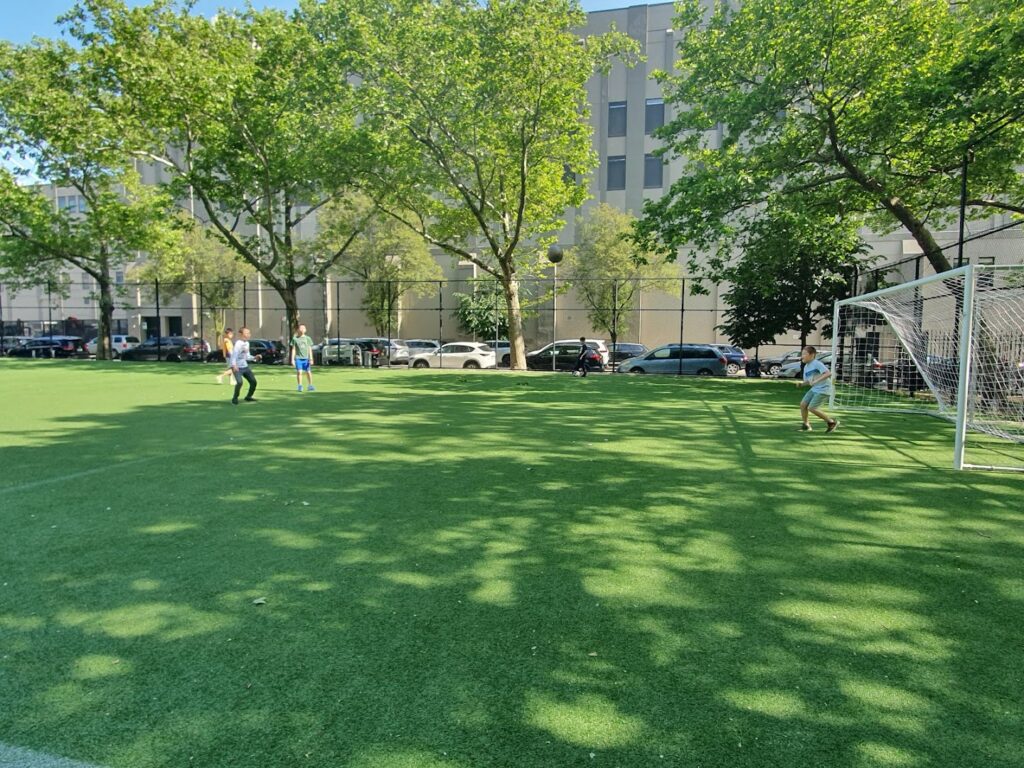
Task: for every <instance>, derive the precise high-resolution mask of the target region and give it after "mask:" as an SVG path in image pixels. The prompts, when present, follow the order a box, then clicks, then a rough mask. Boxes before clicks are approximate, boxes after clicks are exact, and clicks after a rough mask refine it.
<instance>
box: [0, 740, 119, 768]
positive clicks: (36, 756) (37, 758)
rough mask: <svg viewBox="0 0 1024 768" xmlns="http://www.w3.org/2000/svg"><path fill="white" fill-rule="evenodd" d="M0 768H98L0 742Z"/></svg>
mask: <svg viewBox="0 0 1024 768" xmlns="http://www.w3.org/2000/svg"><path fill="white" fill-rule="evenodd" d="M0 768H100V766H97V765H92V764H90V763H80V762H78V761H77V760H68V759H67V758H66V757H57V756H56V755H47V754H46V753H44V752H33V751H32V750H31V749H22V748H21V747H12V746H11V745H9V744H4V743H3V742H0Z"/></svg>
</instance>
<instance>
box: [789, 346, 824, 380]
mask: <svg viewBox="0 0 1024 768" xmlns="http://www.w3.org/2000/svg"><path fill="white" fill-rule="evenodd" d="M815 359H816V360H818V362H820V363H821V364H822V365H826V366H827V365H831V364H832V353H831V352H822V353H821V354H820V355H818V356H817V357H816V358H815ZM779 378H780V379H798V378H800V361H799V360H797V361H796V362H795V363H786V364H785V365H784V366H782V370H780V371H779Z"/></svg>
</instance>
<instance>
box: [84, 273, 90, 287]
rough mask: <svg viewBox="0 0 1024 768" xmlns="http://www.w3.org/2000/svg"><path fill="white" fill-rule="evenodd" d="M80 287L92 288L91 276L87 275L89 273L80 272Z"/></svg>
mask: <svg viewBox="0 0 1024 768" xmlns="http://www.w3.org/2000/svg"><path fill="white" fill-rule="evenodd" d="M82 287H83V288H92V278H91V277H89V274H88V273H87V272H83V273H82Z"/></svg>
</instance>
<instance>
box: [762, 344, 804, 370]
mask: <svg viewBox="0 0 1024 768" xmlns="http://www.w3.org/2000/svg"><path fill="white" fill-rule="evenodd" d="M794 362H796V363H799V362H800V350H799V349H794V350H792V351H791V352H787V353H786V354H784V355H775V356H774V357H767V358H765V359H764V360H762V361H761V370H762V371H764V372H765V373H767V374H768V375H769V376H778V375H779V373H781V372H782V367H783V366H784V365H789V364H790V363H794Z"/></svg>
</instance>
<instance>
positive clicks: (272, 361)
mask: <svg viewBox="0 0 1024 768" xmlns="http://www.w3.org/2000/svg"><path fill="white" fill-rule="evenodd" d="M249 354H250V355H252V356H253V357H257V356H258V357H259V359H260V362H261V363H263V364H264V365H282V364H284V363H287V362H288V350H287V348H286V347H285V346H284V344H282V343H281V342H279V341H273V340H271V339H249Z"/></svg>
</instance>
